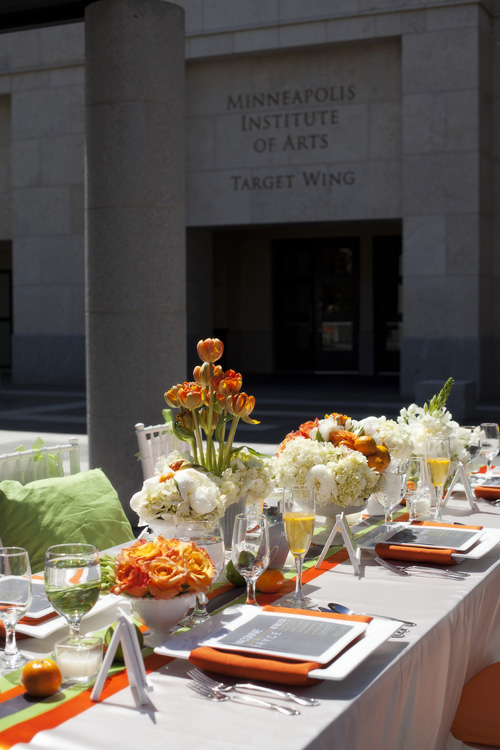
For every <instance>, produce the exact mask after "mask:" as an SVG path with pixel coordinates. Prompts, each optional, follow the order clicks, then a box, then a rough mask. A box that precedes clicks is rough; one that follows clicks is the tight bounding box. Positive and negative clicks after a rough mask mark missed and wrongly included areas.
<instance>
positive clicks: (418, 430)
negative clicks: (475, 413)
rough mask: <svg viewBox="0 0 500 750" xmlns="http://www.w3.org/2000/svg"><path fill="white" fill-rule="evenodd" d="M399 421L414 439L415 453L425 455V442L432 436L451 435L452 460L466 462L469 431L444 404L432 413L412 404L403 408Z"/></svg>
mask: <svg viewBox="0 0 500 750" xmlns="http://www.w3.org/2000/svg"><path fill="white" fill-rule="evenodd" d="M398 423H399V424H402V425H406V426H407V428H408V429H409V431H410V434H411V437H412V440H413V453H414V454H415V455H417V456H423V455H425V444H426V440H427V438H430V437H449V438H450V450H451V460H452V461H460V462H466V461H467V460H468V454H467V450H466V448H467V445H468V444H469V432H468V431H467V430H464V429H463V428H462V427H460V425H459V424H458V422H455V421H454V420H453V417H452V415H451V413H450V412H449V411H448V409H446V408H445V407H444V406H443V407H441V408H439V409H436V410H434V411H433V412H432V413H431V412H429V411H428V410H426V409H425V407H421V406H417V404H410V405H409V406H408V407H407V408H404V409H401V411H400V415H399V417H398Z"/></svg>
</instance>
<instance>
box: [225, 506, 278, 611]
mask: <svg viewBox="0 0 500 750" xmlns="http://www.w3.org/2000/svg"><path fill="white" fill-rule="evenodd" d="M269 555H270V549H269V529H268V526H267V518H266V517H265V516H264V515H262V514H261V513H238V515H237V516H236V518H235V519H234V529H233V541H232V546H231V559H232V561H233V565H234V567H235V568H236V570H237V571H238V573H240V575H242V576H243V578H244V579H245V581H246V584H247V598H246V602H245V604H254V605H257V600H256V598H255V582H256V581H257V578H258V577H259V576H260V575H261V573H263V572H264V571H265V569H266V568H267V566H268V565H269Z"/></svg>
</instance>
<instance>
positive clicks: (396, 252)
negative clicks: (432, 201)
mask: <svg viewBox="0 0 500 750" xmlns="http://www.w3.org/2000/svg"><path fill="white" fill-rule="evenodd" d="M401 257H402V256H401V237H400V236H397V235H388V236H380V237H378V236H375V237H373V333H374V344H375V346H374V351H375V372H376V373H377V374H386V373H394V372H399V355H400V341H401V320H402V315H401V311H402V299H401V295H402V275H401Z"/></svg>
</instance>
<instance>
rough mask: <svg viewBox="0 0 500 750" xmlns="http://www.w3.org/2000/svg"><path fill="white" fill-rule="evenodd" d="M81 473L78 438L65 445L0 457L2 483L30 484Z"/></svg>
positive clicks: (15, 452)
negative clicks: (5, 480)
mask: <svg viewBox="0 0 500 750" xmlns="http://www.w3.org/2000/svg"><path fill="white" fill-rule="evenodd" d="M79 471H80V446H79V443H78V438H70V439H69V440H68V442H67V443H66V444H64V445H47V446H45V445H44V446H43V447H42V448H32V449H31V450H27V451H14V452H13V453H4V454H3V455H0V481H2V480H4V479H15V480H16V481H17V482H20V483H21V484H28V482H33V481H34V480H35V479H46V478H47V477H63V476H65V475H66V474H78V472H79Z"/></svg>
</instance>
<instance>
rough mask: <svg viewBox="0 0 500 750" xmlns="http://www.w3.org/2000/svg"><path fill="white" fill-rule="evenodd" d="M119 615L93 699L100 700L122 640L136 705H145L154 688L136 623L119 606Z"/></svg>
mask: <svg viewBox="0 0 500 750" xmlns="http://www.w3.org/2000/svg"><path fill="white" fill-rule="evenodd" d="M118 612H119V615H120V616H119V617H118V624H117V626H116V629H115V632H114V633H113V637H112V638H111V642H110V644H109V646H108V649H107V651H106V654H105V656H104V659H103V662H102V666H101V669H100V671H99V674H98V675H97V679H96V681H95V684H94V688H93V690H92V694H91V696H90V697H91V699H92V700H93V701H98V700H99V697H100V695H101V692H102V689H103V687H104V683H105V681H106V678H107V676H108V672H109V670H110V668H111V665H112V664H113V659H114V656H115V654H116V649H117V648H118V644H119V643H120V642H121V644H122V651H123V660H124V662H125V669H126V670H127V676H128V681H129V685H130V689H131V690H132V694H133V696H134V700H135V705H136V706H143V705H145V704H147V703H149V698H148V696H147V693H148V692H150V691H151V690H152V689H153V686H152V685H151V684H150V683H149V682H148V678H147V676H146V668H145V666H144V660H143V658H142V652H141V647H140V645H139V640H138V638H137V633H136V630H135V625H134V623H133V622H132V620H130V618H129V617H128V616H127V615H126V614H125V612H124V611H123V610H122V609H120V608H118Z"/></svg>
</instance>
